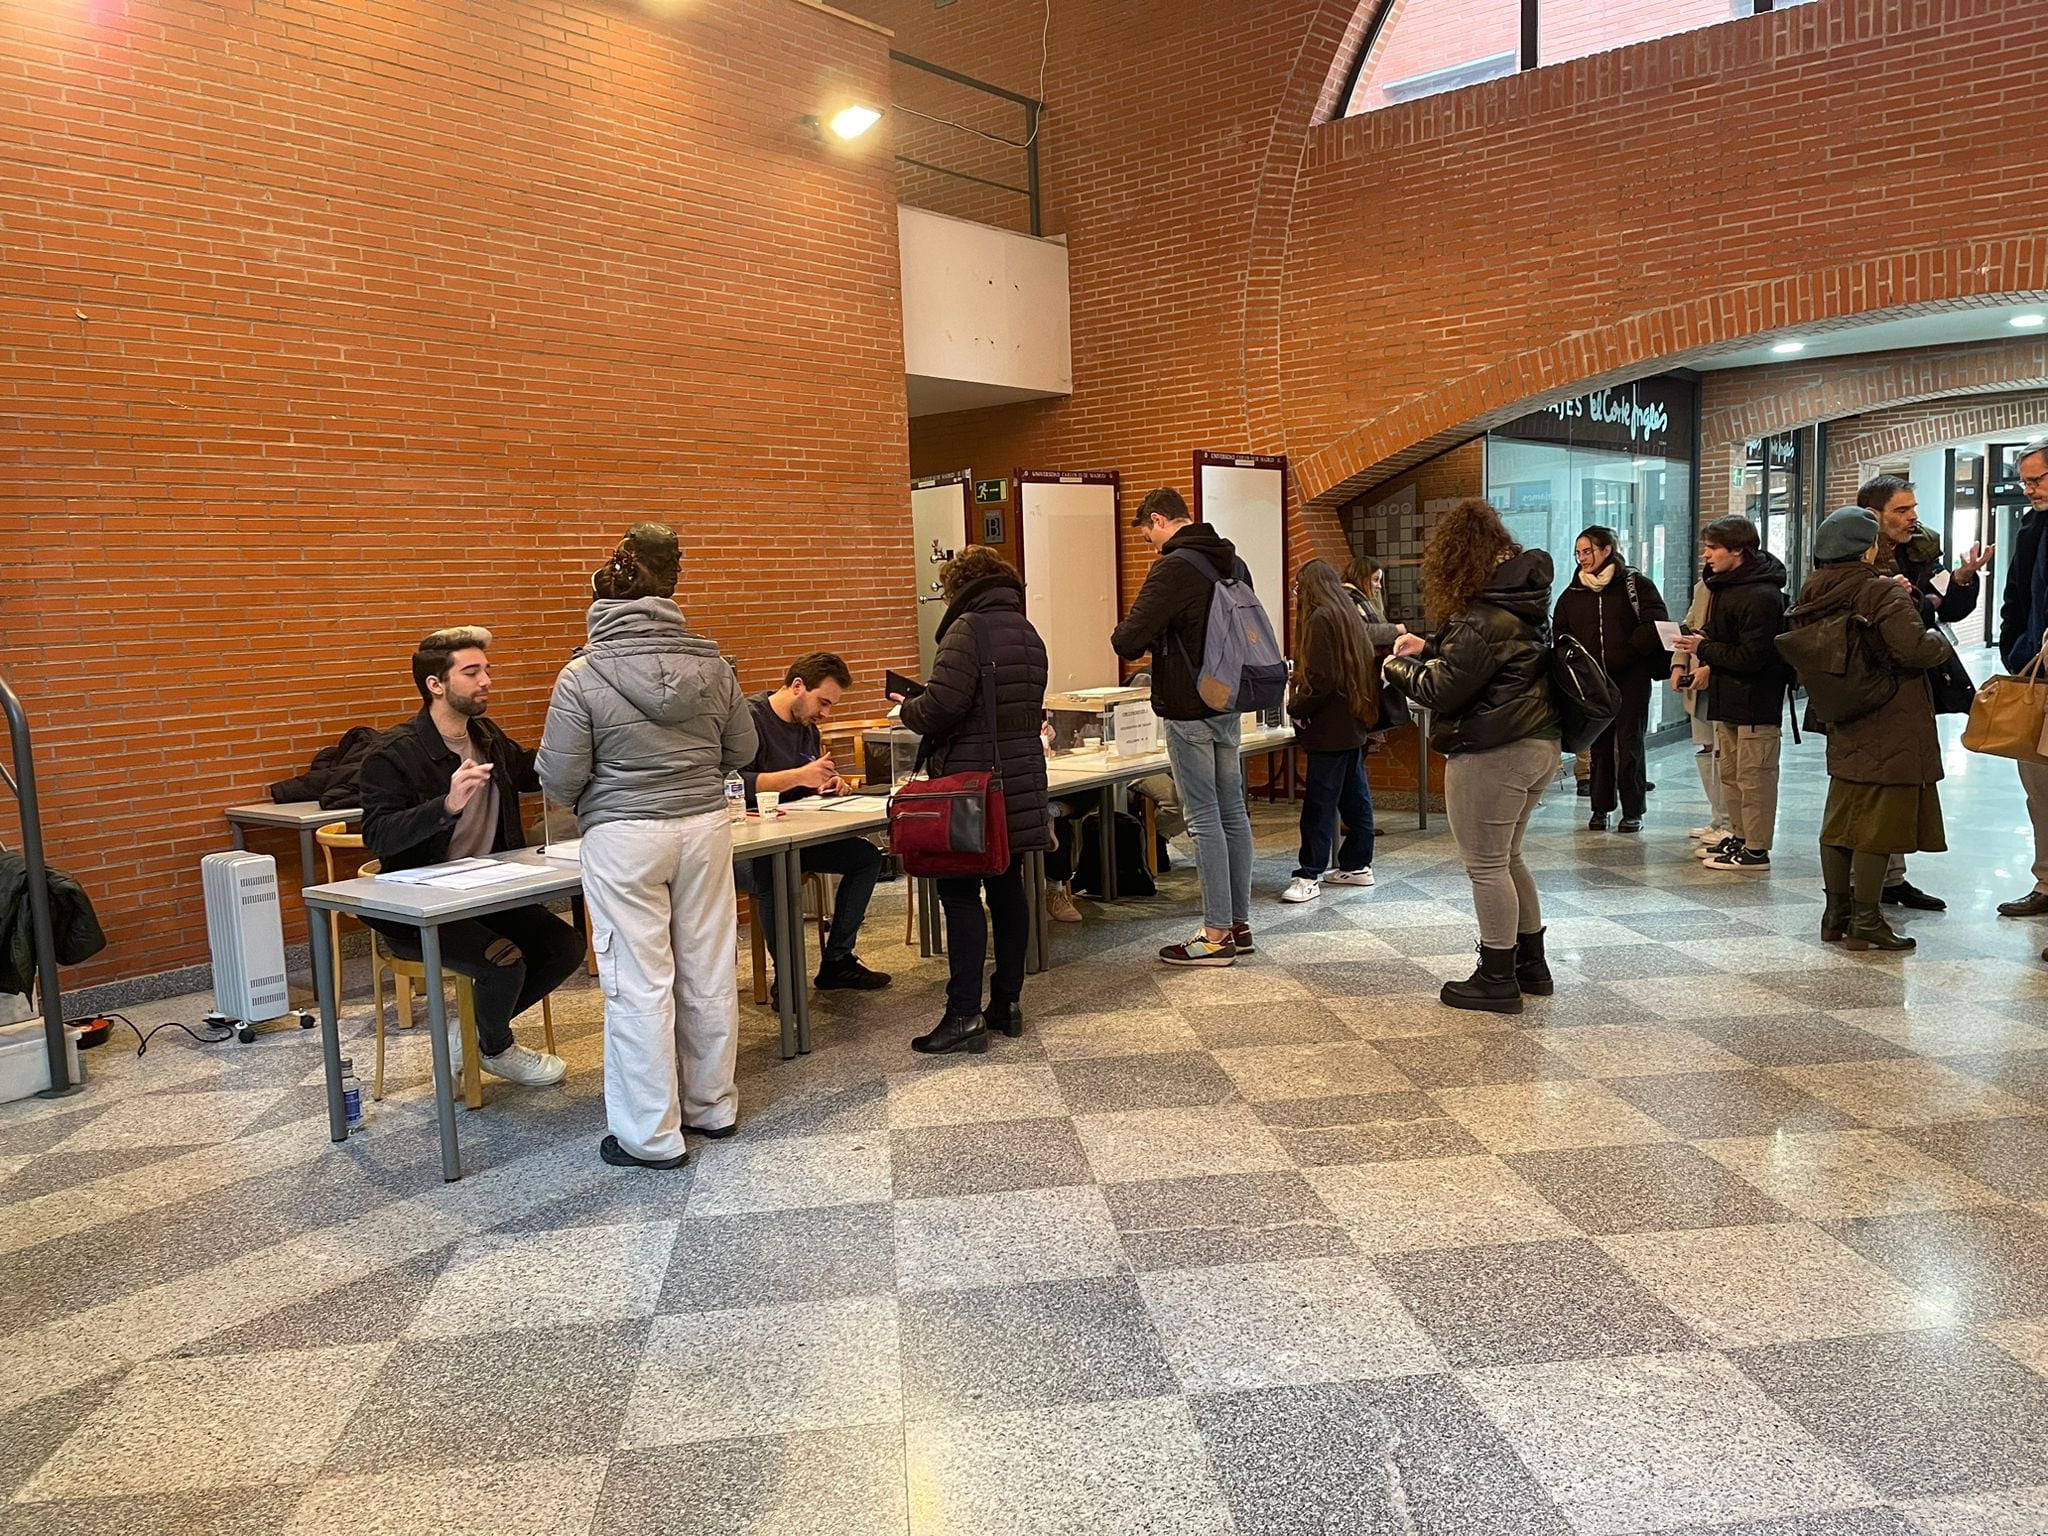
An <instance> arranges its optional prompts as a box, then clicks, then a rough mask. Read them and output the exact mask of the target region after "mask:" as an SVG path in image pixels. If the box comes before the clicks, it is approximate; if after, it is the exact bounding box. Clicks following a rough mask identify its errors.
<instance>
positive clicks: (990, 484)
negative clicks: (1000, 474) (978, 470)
mask: <svg viewBox="0 0 2048 1536" xmlns="http://www.w3.org/2000/svg"><path fill="white" fill-rule="evenodd" d="M974 499H975V501H976V502H977V503H984V504H985V503H987V502H991V501H997V502H1001V501H1008V500H1009V499H1010V482H1009V481H1007V480H977V481H975V482H974Z"/></svg>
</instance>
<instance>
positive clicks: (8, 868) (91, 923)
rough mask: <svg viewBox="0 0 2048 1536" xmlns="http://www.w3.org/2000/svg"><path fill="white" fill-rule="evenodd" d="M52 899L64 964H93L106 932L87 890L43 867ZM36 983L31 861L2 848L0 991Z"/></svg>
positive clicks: (54, 936)
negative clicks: (30, 890)
mask: <svg viewBox="0 0 2048 1536" xmlns="http://www.w3.org/2000/svg"><path fill="white" fill-rule="evenodd" d="M43 888H44V889H45V890H46V891H48V892H49V896H50V938H51V940H52V944H51V947H52V948H53V949H55V950H56V952H57V963H58V964H59V965H76V964H78V962H79V961H81V960H90V959H91V958H92V957H93V956H94V955H96V954H98V953H99V952H100V951H101V950H103V949H105V948H106V947H107V936H106V933H105V932H104V931H103V930H102V929H101V928H100V920H99V917H98V915H97V914H96V913H95V912H94V911H93V909H92V898H91V897H90V896H88V895H86V894H85V887H84V886H82V885H80V884H79V883H78V882H77V881H76V880H74V879H72V878H71V877H70V876H69V875H67V874H65V873H63V871H61V870H55V869H51V868H50V867H49V866H48V865H47V864H46V865H44V866H43ZM35 984H36V943H35V923H34V922H33V920H32V919H31V917H30V914H29V905H28V859H27V857H26V856H25V855H23V854H21V853H17V852H16V851H14V850H13V849H11V848H7V849H0V992H29V991H32V990H33V989H34V987H35Z"/></svg>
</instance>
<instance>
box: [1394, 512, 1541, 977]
mask: <svg viewBox="0 0 2048 1536" xmlns="http://www.w3.org/2000/svg"><path fill="white" fill-rule="evenodd" d="M1550 577H1551V565H1550V556H1549V555H1548V554H1546V553H1545V552H1544V551H1542V550H1540V549H1527V550H1525V549H1523V548H1522V546H1521V545H1519V544H1517V543H1516V542H1515V541H1514V539H1513V538H1512V537H1511V536H1510V535H1509V533H1508V530H1507V527H1506V525H1505V524H1503V523H1502V522H1501V520H1500V514H1499V513H1498V512H1496V511H1495V510H1494V509H1493V507H1492V506H1491V505H1489V504H1488V503H1486V502H1484V501H1480V500H1477V499H1468V500H1465V501H1461V502H1459V503H1458V504H1457V506H1455V507H1453V508H1452V509H1451V510H1450V512H1449V513H1447V514H1446V515H1445V516H1444V518H1443V519H1442V521H1440V522H1439V523H1438V524H1437V525H1436V531H1435V533H1434V534H1433V535H1432V536H1431V538H1430V542H1429V548H1428V549H1426V550H1425V551H1424V552H1423V556H1422V601H1423V607H1424V608H1425V609H1426V610H1427V614H1428V618H1429V621H1430V623H1431V624H1433V625H1434V626H1435V633H1434V635H1433V636H1432V637H1431V638H1430V639H1428V640H1426V641H1425V640H1424V639H1423V638H1422V637H1421V636H1419V635H1404V636H1402V637H1401V639H1400V640H1398V641H1397V642H1395V645H1394V654H1393V655H1392V656H1391V657H1389V658H1388V660H1387V663H1386V668H1385V672H1386V677H1387V680H1388V681H1389V682H1390V683H1392V684H1393V685H1394V686H1395V687H1397V688H1399V689H1400V690H1401V691H1402V692H1403V693H1405V694H1406V695H1407V696H1408V697H1409V699H1411V700H1412V701H1413V702H1414V703H1415V704H1417V705H1418V706H1420V707H1421V708H1423V709H1427V710H1429V711H1430V712H1431V724H1430V733H1429V744H1430V745H1431V746H1432V747H1434V748H1435V749H1436V750H1437V751H1438V752H1441V753H1443V754H1444V756H1445V757H1446V758H1448V759H1449V761H1448V762H1447V763H1446V765H1445V767H1444V808H1445V809H1446V810H1447V811H1448V812H1449V813H1450V820H1451V835H1452V836H1453V837H1454V838H1456V839H1457V843H1458V853H1459V856H1460V857H1461V858H1462V859H1463V860H1464V862H1465V873H1466V875H1467V876H1468V877H1469V878H1470V880H1471V881H1472V904H1473V906H1474V907H1475V908H1476V909H1477V912H1478V916H1479V968H1478V969H1477V970H1476V971H1474V972H1473V973H1472V975H1471V977H1470V978H1469V979H1468V980H1465V981H1451V982H1446V983H1444V988H1443V993H1442V997H1443V1000H1444V1002H1445V1003H1446V1004H1448V1005H1449V1006H1451V1007H1453V1008H1478V1009H1484V1010H1487V1011H1489V1012H1492V1013H1520V1012H1521V1011H1522V994H1523V993H1524V992H1527V993H1529V994H1531V995H1533V996H1537V997H1544V996H1548V995H1549V994H1550V992H1551V991H1552V982H1551V979H1550V967H1549V966H1548V965H1547V964H1546V963H1545V961H1544V958H1543V909H1542V906H1541V904H1540V903H1539V902H1538V900H1537V896H1536V881H1535V878H1534V877H1533V876H1532V875H1531V874H1530V873H1529V866H1528V865H1527V864H1525V863H1524V862H1523V861H1522V837H1523V834H1524V833H1526V832H1527V831H1528V828H1529V818H1530V817H1531V816H1533V815H1534V814H1535V813H1536V807H1537V806H1538V805H1540V804H1541V803H1542V801H1543V790H1544V786H1546V785H1547V784H1549V782H1550V781H1551V779H1552V778H1554V777H1555V776H1556V774H1557V758H1558V739H1559V735H1560V732H1559V727H1558V715H1557V705H1556V702H1555V701H1554V699H1553V698H1552V696H1551V688H1550V617H1549V616H1550Z"/></svg>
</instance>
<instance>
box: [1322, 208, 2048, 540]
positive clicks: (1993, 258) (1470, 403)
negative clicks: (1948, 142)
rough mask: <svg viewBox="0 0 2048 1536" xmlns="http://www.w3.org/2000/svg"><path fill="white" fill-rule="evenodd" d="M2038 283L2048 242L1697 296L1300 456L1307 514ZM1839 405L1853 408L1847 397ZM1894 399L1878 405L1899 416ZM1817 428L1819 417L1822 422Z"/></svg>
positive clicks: (2031, 289)
mask: <svg viewBox="0 0 2048 1536" xmlns="http://www.w3.org/2000/svg"><path fill="white" fill-rule="evenodd" d="M2044 270H2048V238H2043V239H2040V240H2036V241H2033V242H2028V243H2016V242H2012V241H1997V242H1985V243H1983V244H1981V245H1974V246H1964V247H1960V248H1956V249H1953V250H1950V251H1946V252H1942V253H1939V255H1935V256H1930V255H1929V254H1928V253H1924V252H1915V253H1905V254H1893V255H1886V256H1883V257H1877V258H1873V259H1872V260H1869V261H1864V262H1858V263H1853V264H1851V265H1848V266H1843V267H1837V268H1834V269H1831V270H1827V271H1822V272H1817V273H1808V274H1803V275H1801V276H1797V277H1785V278H1779V279H1774V280H1771V281H1768V282H1760V283H1756V284H1753V285H1750V286H1749V287H1746V288H1741V289H1737V290H1735V291H1733V292H1728V291H1723V292H1718V293H1712V294H1703V295H1701V296H1699V297H1697V298H1693V299H1688V300H1685V301H1682V302H1680V303H1677V304H1672V305H1669V306H1667V307H1665V308H1663V309H1659V310H1655V311H1652V312H1650V313H1647V314H1642V315H1636V316H1632V317H1630V318H1629V319H1626V320H1623V321H1620V322H1618V323H1616V324H1614V325H1611V326H1605V327H1602V328H1600V329H1598V330H1594V331H1590V332H1583V333H1580V334H1577V335H1573V336H1567V337H1564V338H1562V339H1561V340H1559V341H1557V342H1556V343H1554V344H1552V345H1549V346H1545V347H1540V348H1536V349H1532V350H1530V351H1527V352H1523V353H1520V354H1518V355H1516V356H1513V357H1508V358H1503V359H1502V360H1501V361H1499V362H1498V363H1495V364H1494V365H1492V366H1491V367H1489V368H1487V369H1485V370H1483V371H1482V372H1480V373H1477V374H1475V375H1471V376H1468V377H1467V378H1464V379H1460V380H1458V381H1456V382H1454V383H1450V384H1446V385H1443V386H1441V387H1439V388H1437V389H1435V390H1433V391H1431V392H1430V393H1428V394H1426V395H1423V396H1421V397H1420V398H1419V399H1416V400H1413V401H1410V402H1408V403H1406V404H1404V405H1402V406H1401V407H1399V408H1398V409H1396V410H1394V411H1391V412H1389V413H1387V414H1385V415H1383V416H1380V417H1378V418H1376V419H1374V420H1372V421H1370V422H1366V423H1364V424H1362V425H1360V426H1359V427H1357V428H1355V429H1354V430H1353V431H1351V432H1350V433H1348V434H1346V435H1345V436H1343V437H1341V438H1339V439H1338V440H1337V441H1335V442H1333V443H1331V444H1329V445H1328V446H1326V447H1323V448H1320V449H1318V450H1317V451H1315V452H1313V453H1307V454H1302V453H1300V452H1298V451H1297V453H1296V457H1295V459H1294V463H1295V466H1296V477H1297V484H1298V485H1299V486H1300V490H1301V495H1302V498H1303V500H1304V501H1305V502H1307V503H1310V504H1313V505H1316V506H1323V507H1335V506H1338V505H1341V504H1342V503H1343V502H1344V501H1346V500H1348V499H1349V498H1350V497H1351V496H1353V495H1355V494H1356V493H1357V492H1359V491H1361V490H1364V489H1366V488H1368V487H1369V486H1370V485H1372V484H1374V483H1376V482H1377V481H1380V480H1384V479H1386V478H1387V477H1388V476H1389V475H1391V474H1396V473H1398V472H1399V471H1401V470H1403V469H1406V468H1409V467H1411V466H1412V465H1415V464H1418V463H1420V462H1422V461H1423V460H1424V459H1426V458H1429V457H1431V456H1432V455H1434V454H1436V453H1439V452H1441V451H1442V450H1443V449H1445V448H1448V447H1451V446H1453V445H1455V444H1456V443H1459V442H1462V441H1464V440H1466V439H1468V438H1471V437H1474V436H1477V435H1478V434H1479V433H1481V432H1484V431H1486V430H1487V429H1488V428H1490V427H1493V426H1497V425H1499V424H1501V423H1502V422H1505V421H1509V420H1512V419H1514V418H1515V417H1517V416H1521V415H1525V414H1527V413H1528V412H1529V411H1532V410H1537V409H1540V408H1541V407H1543V406H1545V405H1547V404H1550V403H1551V402H1552V401H1556V400H1562V399H1568V398H1570V397H1571V396H1573V395H1578V394H1584V393H1585V392H1587V391H1588V390H1592V389H1599V388H1603V387H1605V386H1608V385H1611V384H1618V383H1624V382H1626V381H1628V380H1629V379H1633V378H1641V377H1643V376H1644V375H1646V374H1650V373H1657V372H1661V371H1663V370H1665V369H1668V368H1674V367H1683V366H1685V365H1686V364H1688V363H1692V362H1698V361H1702V360H1704V359H1706V358H1709V357H1711V356H1712V355H1713V354H1714V353H1716V352H1724V351H1727V350H1729V349H1731V348H1733V347H1736V346H1739V345H1741V344H1743V343H1744V342H1746V341H1749V340H1751V339H1753V338H1755V337H1758V336H1762V335H1767V334H1770V333H1772V332H1776V331H1782V330H1785V329H1788V328H1792V327H1798V328H1801V329H1803V330H1806V331H1813V330H1815V329H1818V328H1821V327H1824V326H1826V325H1828V324H1829V323H1830V322H1834V323H1841V322H1854V321H1860V320H1865V319H1876V318H1884V319H1892V318H1898V317H1900V316H1902V315H1906V314H1926V313H1933V312H1937V311H1940V310H1943V309H1948V308H1954V307H1960V306H1965V305H1969V306H1978V305H1984V304H1991V303H2004V302H2031V301H2036V300H2043V299H2048V290H2044V289H2042V288H2040V287H2038V286H2036V285H2037V284H2038V283H2039V280H2040V274H2041V273H2042V272H2043V271H2044ZM1905 293H1915V294H1917V295H1918V297H1917V298H1916V299H1915V301H1914V302H1913V303H1911V304H1910V305H1902V304H1899V303H1897V302H1895V301H1894V300H1895V296H1897V295H1902V294H1905ZM2035 345H2036V351H2037V352H2038V353H2039V354H2040V356H2039V357H2038V359H2037V364H2038V367H2039V369H2040V371H2039V372H2038V373H2037V374H2036V375H2035V376H2034V379H2033V380H2032V382H2040V383H2044V384H2048V342H2044V343H2038V344H2035ZM2030 366H2032V365H2030ZM1757 371H1758V372H1765V371H1773V370H1757ZM1912 371H1913V370H1912V369H1911V368H1909V367H1907V366H1906V365H1903V364H1901V365H1888V366H1886V367H1884V368H1880V369H1874V370H1872V373H1873V378H1872V379H1871V381H1870V382H1869V383H1868V384H1867V385H1866V386H1865V387H1866V388H1867V389H1870V390H1873V391H1875V390H1882V389H1884V388H1886V387H1891V388H1894V389H1896V388H1902V387H1912V386H1907V385H1905V384H1903V383H1902V382H1901V379H1900V376H1901V375H1908V374H1911V373H1912ZM1937 372H1939V370H1937ZM1884 373H1891V374H1892V375H1894V379H1893V383H1892V384H1891V385H1890V386H1886V385H1885V384H1883V383H1882V382H1881V380H1880V378H1879V377H1877V376H1878V375H1882V374H1884ZM2015 382H2019V380H2018V379H2012V380H1999V381H1992V380H1989V379H1986V380H1984V381H1983V382H1981V383H1978V384H1974V385H1971V384H1961V383H1950V384H1947V385H1945V386H1937V385H1933V384H1929V385H1927V386H1926V387H1924V388H1923V389H1922V392H1921V393H1919V394H1918V395H1910V396H1908V398H1921V399H1924V398H1928V397H1930V396H1932V395H1937V394H1949V393H1954V392H1956V391H1957V390H1958V389H1959V388H1970V387H1977V388H1987V389H1996V388H2011V387H2013V385H2014V383H2015ZM1835 398H1837V396H1835V395H1833V394H1831V393H1830V392H1828V391H1825V390H1823V391H1819V392H1818V393H1817V394H1816V396H1815V399H1814V402H1813V404H1814V408H1815V409H1816V410H1817V411H1823V410H1825V408H1826V404H1827V402H1828V401H1829V400H1831V399H1835ZM1839 398H1840V399H1842V400H1847V399H1849V398H1852V395H1850V394H1843V395H1841V396H1840V397H1839ZM1896 398H1897V397H1896V396H1894V397H1893V399H1892V400H1885V401H1882V402H1875V401H1874V402H1872V403H1887V404H1888V403H1894V401H1895V400H1896ZM1852 409H1855V407H1853V406H1845V407H1844V408H1842V409H1838V410H1836V411H1834V412H1832V414H1847V413H1848V412H1849V410H1852ZM1812 419H1815V420H1818V419H1822V417H1821V416H1820V415H1818V414H1817V415H1815V416H1814V417H1813V418H1812ZM1770 430H1772V431H1782V430H1785V428H1783V427H1773V428H1771V429H1770ZM1746 435H1747V436H1756V435H1759V434H1756V433H1753V432H1752V433H1747V434H1746ZM1705 440H1706V433H1705V428H1704V426H1703V428H1702V441H1703V442H1704V441H1705ZM1724 440H1725V439H1724ZM1738 441H1739V439H1738Z"/></svg>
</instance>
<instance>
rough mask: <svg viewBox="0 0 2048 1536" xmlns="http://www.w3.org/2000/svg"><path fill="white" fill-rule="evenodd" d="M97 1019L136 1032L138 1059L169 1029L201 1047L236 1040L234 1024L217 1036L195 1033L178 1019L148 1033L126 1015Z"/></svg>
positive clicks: (222, 1028)
mask: <svg viewBox="0 0 2048 1536" xmlns="http://www.w3.org/2000/svg"><path fill="white" fill-rule="evenodd" d="M95 1017H96V1018H102V1019H111V1020H116V1021H118V1022H120V1023H122V1024H126V1025H127V1026H128V1027H129V1028H130V1029H132V1030H134V1031H135V1041H136V1044H135V1054H136V1056H138V1057H140V1056H141V1055H143V1053H144V1052H146V1051H147V1050H148V1049H149V1042H150V1041H152V1040H154V1039H155V1038H156V1037H157V1036H158V1035H159V1034H161V1033H162V1032H163V1031H164V1030H167V1029H182V1030H184V1031H185V1033H186V1034H188V1035H190V1036H192V1038H193V1039H194V1040H196V1041H198V1042H199V1043H200V1044H201V1045H219V1044H220V1043H221V1042H222V1041H224V1040H232V1039H234V1038H235V1027H234V1025H232V1024H223V1025H221V1026H220V1033H219V1034H217V1035H202V1034H199V1033H198V1032H197V1031H195V1030H194V1029H193V1028H192V1026H191V1025H189V1024H181V1023H179V1022H178V1021H177V1020H176V1019H166V1020H164V1022H163V1023H161V1024H152V1025H151V1026H150V1027H149V1030H148V1032H147V1033H144V1031H143V1028H142V1026H141V1025H140V1024H137V1023H136V1022H135V1021H134V1020H133V1019H131V1018H129V1017H128V1015H127V1014H125V1013H102V1014H96V1015H95Z"/></svg>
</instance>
